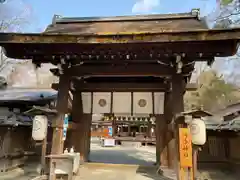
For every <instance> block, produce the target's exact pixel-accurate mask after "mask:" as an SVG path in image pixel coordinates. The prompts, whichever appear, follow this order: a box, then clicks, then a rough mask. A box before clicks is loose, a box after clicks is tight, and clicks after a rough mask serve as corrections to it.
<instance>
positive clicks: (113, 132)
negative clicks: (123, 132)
mask: <svg viewBox="0 0 240 180" xmlns="http://www.w3.org/2000/svg"><path fill="white" fill-rule="evenodd" d="M116 134H117V123H116V119H113V120H112V136H113V137H114V136H116Z"/></svg>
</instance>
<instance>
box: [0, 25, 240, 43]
mask: <svg viewBox="0 0 240 180" xmlns="http://www.w3.org/2000/svg"><path fill="white" fill-rule="evenodd" d="M239 37H240V29H239V28H235V29H214V30H209V29H199V30H192V31H189V30H180V31H179V30H178V29H176V30H173V29H164V30H162V29H161V30H160V31H154V32H140V33H139V32H138V33H134V32H128V33H126V32H122V33H121V32H120V33H117V34H116V33H101V34H97V35H96V34H87V35H86V34H77V35H76V34H74V35H72V34H71V35H69V34H53V35H51V34H46V33H45V34H42V33H35V34H29V33H28V34H27V33H25V34H23V33H0V39H1V41H0V45H5V44H9V43H25V44H30V43H31V44H33V45H34V44H36V43H37V44H45V45H47V44H49V43H50V44H63V43H68V44H82V43H92V44H96V43H106V44H109V43H113V44H114V43H124V44H125V43H146V42H181V41H182V42H186V41H211V40H229V39H236V40H238V39H239Z"/></svg>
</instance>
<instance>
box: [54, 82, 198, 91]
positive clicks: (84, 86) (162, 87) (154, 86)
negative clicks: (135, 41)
mask: <svg viewBox="0 0 240 180" xmlns="http://www.w3.org/2000/svg"><path fill="white" fill-rule="evenodd" d="M58 86H59V85H58V83H53V84H52V88H53V89H54V90H58ZM168 89H169V85H168V84H160V83H156V82H155V83H130V82H128V83H107V82H103V83H78V84H76V85H73V86H71V90H73V91H81V92H111V91H116V92H162V91H166V90H168ZM196 89H197V84H195V83H189V84H187V85H186V90H187V91H195V90H196Z"/></svg>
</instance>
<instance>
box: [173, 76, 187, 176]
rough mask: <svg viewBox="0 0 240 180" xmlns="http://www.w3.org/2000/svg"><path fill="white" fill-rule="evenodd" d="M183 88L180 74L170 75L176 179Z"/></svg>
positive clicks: (178, 166) (183, 84) (182, 122)
mask: <svg viewBox="0 0 240 180" xmlns="http://www.w3.org/2000/svg"><path fill="white" fill-rule="evenodd" d="M184 88H185V82H184V78H183V76H182V75H181V74H175V75H173V77H172V101H173V102H174V103H172V110H173V111H172V112H173V118H174V119H173V120H174V139H175V148H174V149H175V158H174V165H175V169H176V172H177V179H178V180H179V178H180V174H179V169H180V157H179V156H180V154H179V128H180V127H183V126H184V118H181V119H179V118H178V117H179V115H180V113H182V112H183V111H184V101H183V95H184ZM177 120H178V121H177Z"/></svg>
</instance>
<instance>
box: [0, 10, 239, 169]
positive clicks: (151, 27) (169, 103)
mask: <svg viewBox="0 0 240 180" xmlns="http://www.w3.org/2000/svg"><path fill="white" fill-rule="evenodd" d="M205 25H206V23H205V22H203V21H201V20H199V13H198V11H196V10H194V11H192V12H191V13H183V14H170V15H149V16H132V17H131V16H130V17H113V18H101V17H99V18H92V19H91V18H86V19H84V18H79V19H78V18H58V19H54V21H53V22H52V24H51V25H49V26H48V28H47V29H46V31H45V32H43V33H40V34H19V33H0V45H1V46H2V47H3V48H4V49H5V52H6V55H7V56H8V57H10V58H17V59H32V62H33V63H34V64H36V66H37V67H39V66H40V65H41V64H42V63H52V64H55V65H57V68H55V69H52V70H51V71H52V73H53V74H54V75H56V76H59V84H58V85H53V87H54V88H55V89H57V90H58V101H57V110H58V117H57V118H56V120H55V123H54V124H55V125H54V134H53V141H52V153H54V154H57V153H62V152H63V143H64V142H63V141H62V136H63V130H62V129H63V128H62V127H63V121H64V115H65V113H68V112H67V109H68V108H67V107H68V105H69V103H71V101H69V95H68V94H69V91H72V93H73V101H72V103H71V104H72V112H71V114H72V120H73V122H75V124H77V126H76V129H77V130H76V131H75V132H74V133H72V134H73V136H72V137H71V139H72V144H73V145H74V146H75V148H76V150H77V151H78V152H80V153H81V155H82V158H83V159H84V160H88V154H89V148H90V140H89V137H90V126H91V112H93V109H92V108H93V106H91V105H90V107H91V108H90V112H89V113H84V111H83V108H84V106H89V104H88V102H86V101H82V96H81V92H91V93H93V92H163V93H164V103H163V104H164V105H163V112H162V114H156V113H155V112H154V110H152V111H151V112H152V115H153V116H155V118H156V139H157V140H156V147H157V151H158V153H157V156H158V157H157V160H158V162H159V163H160V164H161V165H168V166H171V167H173V166H174V167H177V169H178V168H179V166H180V163H179V160H180V159H179V158H180V157H179V156H180V153H179V135H178V130H179V128H180V127H182V126H183V125H184V118H180V119H181V120H180V121H176V119H179V118H177V117H178V116H179V114H180V113H181V112H183V110H184V105H183V104H184V103H183V95H184V92H185V91H186V89H187V86H190V85H187V84H188V83H189V80H190V77H191V74H192V72H193V70H194V64H195V62H196V61H206V62H208V64H209V65H210V64H212V63H213V61H214V57H226V56H231V55H234V54H235V53H236V50H237V44H238V42H239V37H240V29H213V30H209V29H208V28H207V27H206V26H205ZM56 86H57V87H56ZM189 88H190V87H189ZM93 99H94V98H91V99H90V102H91V104H92V102H93ZM156 103H158V102H156ZM100 104H105V102H104V101H101V103H100ZM153 104H154V102H153ZM131 108H133V107H131ZM112 111H113V109H110V112H112ZM131 112H133V111H132V109H131Z"/></svg>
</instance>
